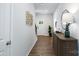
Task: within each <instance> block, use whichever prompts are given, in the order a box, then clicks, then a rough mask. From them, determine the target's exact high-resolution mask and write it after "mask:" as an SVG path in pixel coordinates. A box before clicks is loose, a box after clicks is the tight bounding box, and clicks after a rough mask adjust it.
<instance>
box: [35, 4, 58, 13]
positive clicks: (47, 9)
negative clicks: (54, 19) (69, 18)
mask: <svg viewBox="0 0 79 59" xmlns="http://www.w3.org/2000/svg"><path fill="white" fill-rule="evenodd" d="M34 6H35V10H36V13H41V14H49V13H53V12H54V11H55V10H56V8H57V6H58V3H35V4H34Z"/></svg>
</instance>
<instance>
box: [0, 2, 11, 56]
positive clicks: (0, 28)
mask: <svg viewBox="0 0 79 59" xmlns="http://www.w3.org/2000/svg"><path fill="white" fill-rule="evenodd" d="M10 41H11V40H10V4H6V3H0V56H8V55H10V43H11V42H10Z"/></svg>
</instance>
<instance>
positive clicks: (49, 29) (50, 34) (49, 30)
mask: <svg viewBox="0 0 79 59" xmlns="http://www.w3.org/2000/svg"><path fill="white" fill-rule="evenodd" d="M51 29H52V28H51V26H49V27H48V33H49V36H50V37H52V33H51Z"/></svg>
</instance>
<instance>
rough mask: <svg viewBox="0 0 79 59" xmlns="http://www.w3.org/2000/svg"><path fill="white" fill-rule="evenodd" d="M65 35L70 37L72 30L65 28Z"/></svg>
mask: <svg viewBox="0 0 79 59" xmlns="http://www.w3.org/2000/svg"><path fill="white" fill-rule="evenodd" d="M65 37H67V38H69V37H70V32H69V30H65Z"/></svg>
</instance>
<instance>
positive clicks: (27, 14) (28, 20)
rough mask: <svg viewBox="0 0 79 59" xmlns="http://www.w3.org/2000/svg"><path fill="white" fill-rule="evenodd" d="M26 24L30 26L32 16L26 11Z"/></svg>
mask: <svg viewBox="0 0 79 59" xmlns="http://www.w3.org/2000/svg"><path fill="white" fill-rule="evenodd" d="M26 24H28V25H32V24H33V15H32V14H31V12H30V11H26Z"/></svg>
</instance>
